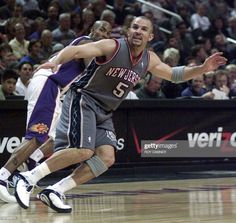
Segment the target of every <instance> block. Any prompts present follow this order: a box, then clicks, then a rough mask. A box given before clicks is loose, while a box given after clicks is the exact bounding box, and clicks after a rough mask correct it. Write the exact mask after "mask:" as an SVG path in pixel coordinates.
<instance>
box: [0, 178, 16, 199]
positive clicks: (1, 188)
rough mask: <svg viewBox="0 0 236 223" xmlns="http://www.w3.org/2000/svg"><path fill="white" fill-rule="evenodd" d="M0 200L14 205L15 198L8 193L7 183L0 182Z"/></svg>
mask: <svg viewBox="0 0 236 223" xmlns="http://www.w3.org/2000/svg"><path fill="white" fill-rule="evenodd" d="M0 200H2V201H4V202H6V203H16V198H15V197H14V196H13V195H11V194H10V193H9V191H8V181H3V180H0Z"/></svg>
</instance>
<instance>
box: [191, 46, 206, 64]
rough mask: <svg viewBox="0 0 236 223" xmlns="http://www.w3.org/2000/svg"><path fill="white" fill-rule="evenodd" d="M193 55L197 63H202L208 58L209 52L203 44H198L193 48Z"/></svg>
mask: <svg viewBox="0 0 236 223" xmlns="http://www.w3.org/2000/svg"><path fill="white" fill-rule="evenodd" d="M191 56H192V57H193V58H194V59H195V62H196V64H201V63H202V62H203V61H204V60H205V59H206V58H207V52H206V50H205V48H204V46H203V45H202V44H196V45H194V46H193V47H192V48H191Z"/></svg>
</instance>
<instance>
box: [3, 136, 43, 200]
mask: <svg viewBox="0 0 236 223" xmlns="http://www.w3.org/2000/svg"><path fill="white" fill-rule="evenodd" d="M38 146H39V143H38V142H37V140H36V139H35V138H33V139H31V140H25V141H24V142H23V143H22V144H21V145H20V146H19V147H18V148H17V150H16V151H14V153H13V154H12V155H11V157H10V158H9V160H8V161H7V163H6V164H5V165H4V166H3V167H2V168H1V169H0V199H1V200H2V201H4V202H16V200H15V197H14V196H12V195H11V194H10V193H9V191H8V186H9V185H8V178H9V177H10V176H11V175H12V173H13V172H14V171H15V170H16V168H17V167H18V166H19V165H20V164H22V162H24V161H25V160H26V159H27V158H28V157H29V155H30V154H31V153H32V152H33V151H34V150H35V149H36V148H37V147H38Z"/></svg>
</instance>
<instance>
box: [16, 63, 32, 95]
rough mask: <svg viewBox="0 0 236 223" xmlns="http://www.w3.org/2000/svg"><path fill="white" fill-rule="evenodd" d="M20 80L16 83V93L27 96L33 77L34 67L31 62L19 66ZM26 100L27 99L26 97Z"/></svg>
mask: <svg viewBox="0 0 236 223" xmlns="http://www.w3.org/2000/svg"><path fill="white" fill-rule="evenodd" d="M18 73H19V78H18V80H17V82H16V92H17V93H18V94H19V95H22V96H26V95H27V87H28V85H29V83H30V80H31V78H32V76H33V65H32V64H31V63H29V62H22V63H20V64H19V72H18ZM25 99H27V98H26V97H25Z"/></svg>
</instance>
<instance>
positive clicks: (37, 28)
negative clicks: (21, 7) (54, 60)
mask: <svg viewBox="0 0 236 223" xmlns="http://www.w3.org/2000/svg"><path fill="white" fill-rule="evenodd" d="M44 29H46V23H45V21H44V18H43V17H37V18H36V19H35V21H34V23H33V24H32V28H31V34H30V36H29V37H28V39H29V40H33V39H37V40H40V38H41V35H42V32H43V30H44Z"/></svg>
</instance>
